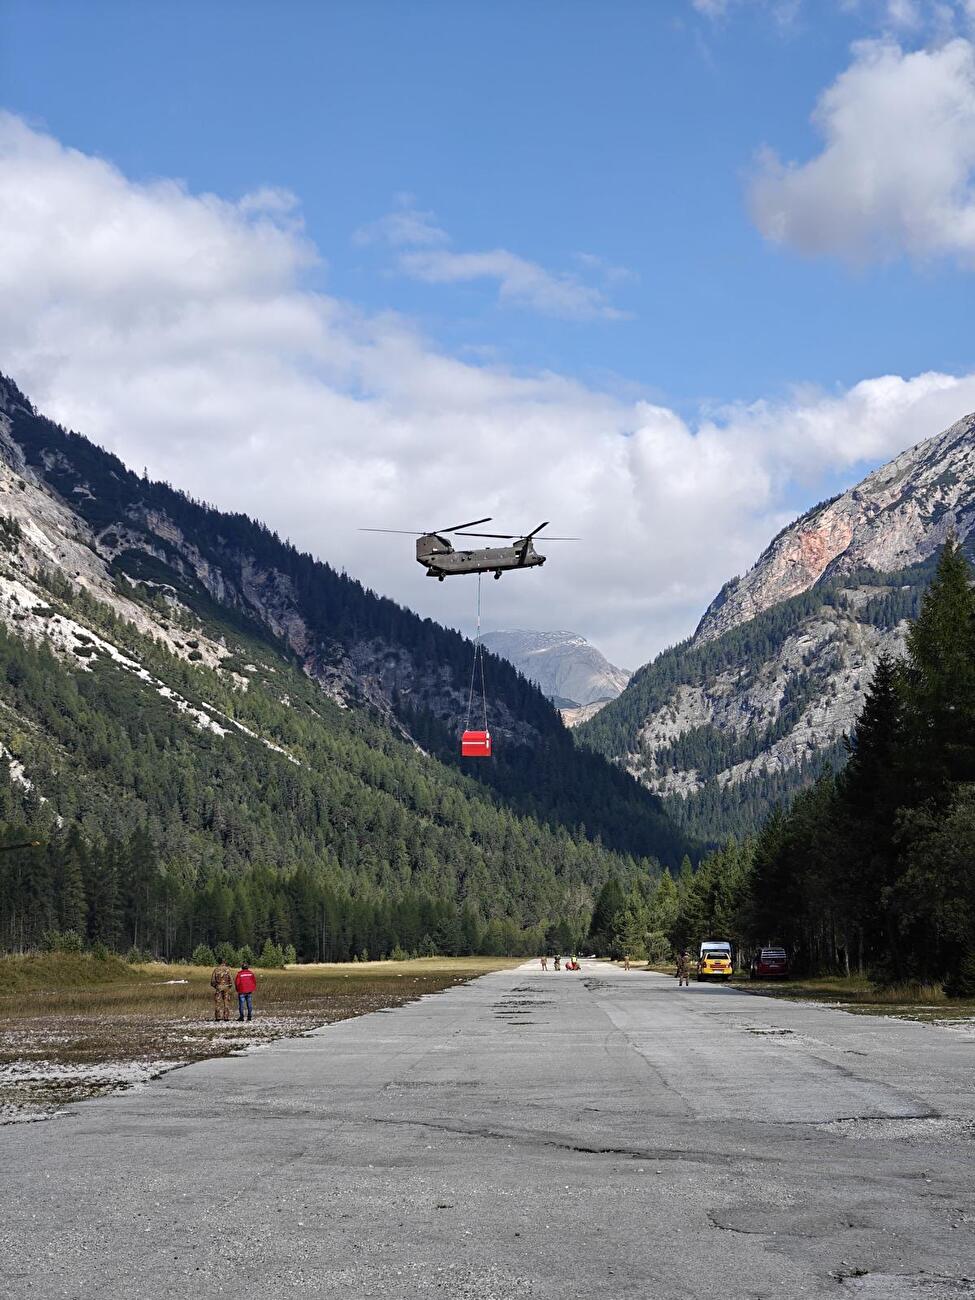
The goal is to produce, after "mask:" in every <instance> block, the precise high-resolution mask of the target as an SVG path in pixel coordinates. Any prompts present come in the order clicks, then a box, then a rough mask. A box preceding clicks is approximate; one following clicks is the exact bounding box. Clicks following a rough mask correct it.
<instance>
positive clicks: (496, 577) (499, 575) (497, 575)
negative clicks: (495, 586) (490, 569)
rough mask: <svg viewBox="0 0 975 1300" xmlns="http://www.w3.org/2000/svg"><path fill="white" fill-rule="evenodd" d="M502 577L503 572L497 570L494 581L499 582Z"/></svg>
mask: <svg viewBox="0 0 975 1300" xmlns="http://www.w3.org/2000/svg"><path fill="white" fill-rule="evenodd" d="M500 577H501V570H500V569H495V571H494V581H495V582H497V580H498V579H499V578H500Z"/></svg>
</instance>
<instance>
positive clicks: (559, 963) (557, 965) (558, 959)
mask: <svg viewBox="0 0 975 1300" xmlns="http://www.w3.org/2000/svg"><path fill="white" fill-rule="evenodd" d="M555 969H556V970H561V969H562V958H561V957H560V956H559V955H558V953H556V955H555Z"/></svg>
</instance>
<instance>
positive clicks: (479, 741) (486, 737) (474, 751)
mask: <svg viewBox="0 0 975 1300" xmlns="http://www.w3.org/2000/svg"><path fill="white" fill-rule="evenodd" d="M460 752H461V757H462V758H490V757H491V733H490V731H465V732H464V734H463V736H462V737H461V742H460Z"/></svg>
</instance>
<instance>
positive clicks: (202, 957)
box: [193, 943, 217, 966]
mask: <svg viewBox="0 0 975 1300" xmlns="http://www.w3.org/2000/svg"><path fill="white" fill-rule="evenodd" d="M216 964H217V959H216V956H215V955H214V952H213V949H212V948H211V947H210V945H209V944H208V943H198V944H197V945H196V947H195V948H194V949H193V965H194V966H215V965H216Z"/></svg>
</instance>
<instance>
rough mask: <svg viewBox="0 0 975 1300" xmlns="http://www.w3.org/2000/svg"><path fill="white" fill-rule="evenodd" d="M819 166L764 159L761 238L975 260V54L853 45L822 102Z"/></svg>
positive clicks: (756, 197)
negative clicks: (851, 53)
mask: <svg viewBox="0 0 975 1300" xmlns="http://www.w3.org/2000/svg"><path fill="white" fill-rule="evenodd" d="M814 121H815V123H816V125H817V127H818V128H819V130H820V131H821V133H822V135H823V136H824V137H825V146H824V148H823V150H822V152H821V153H820V154H818V155H817V156H816V157H815V158H813V159H811V160H810V161H809V162H806V163H802V164H797V163H790V164H787V165H784V164H782V163H781V162H780V161H779V160H778V159H777V158H776V157H775V156H774V155H773V154H771V153H766V154H765V155H764V157H763V159H762V162H761V168H760V172H759V175H758V176H757V177H756V179H755V180H754V182H753V185H752V188H751V206H752V211H753V214H754V217H755V220H756V223H757V224H758V226H759V229H760V230H761V231H762V233H763V234H764V235H766V236H767V237H768V238H769V239H771V240H774V241H775V242H777V243H783V244H789V245H792V246H793V247H795V248H798V249H799V250H801V251H802V252H805V253H834V254H838V255H840V256H843V257H847V258H850V259H855V260H873V259H880V258H890V257H894V256H896V255H898V254H901V253H907V254H909V255H912V256H915V257H922V258H923V257H930V256H937V255H951V256H954V257H957V258H958V259H959V260H960V261H962V262H963V263H964V264H966V265H971V264H972V263H973V262H975V189H973V182H975V49H973V46H972V45H971V43H970V42H969V41H967V40H964V39H961V38H957V39H955V40H952V41H950V42H949V43H948V44H947V45H944V46H942V47H941V48H939V49H926V50H917V51H915V52H913V53H905V52H904V51H903V50H902V49H901V48H900V47H899V46H898V45H896V44H892V43H890V42H886V41H870V42H864V43H862V44H860V45H858V46H856V47H855V56H854V60H853V63H852V64H851V66H850V67H849V68H848V69H847V70H846V71H845V72H843V73H842V74H841V75H840V76H839V77H838V78H837V80H836V81H835V82H834V83H833V85H832V86H830V87H829V89H828V90H827V91H826V92H825V93H824V94H823V95H822V96H821V98H820V101H819V104H818V105H817V108H816V112H815V116H814Z"/></svg>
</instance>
